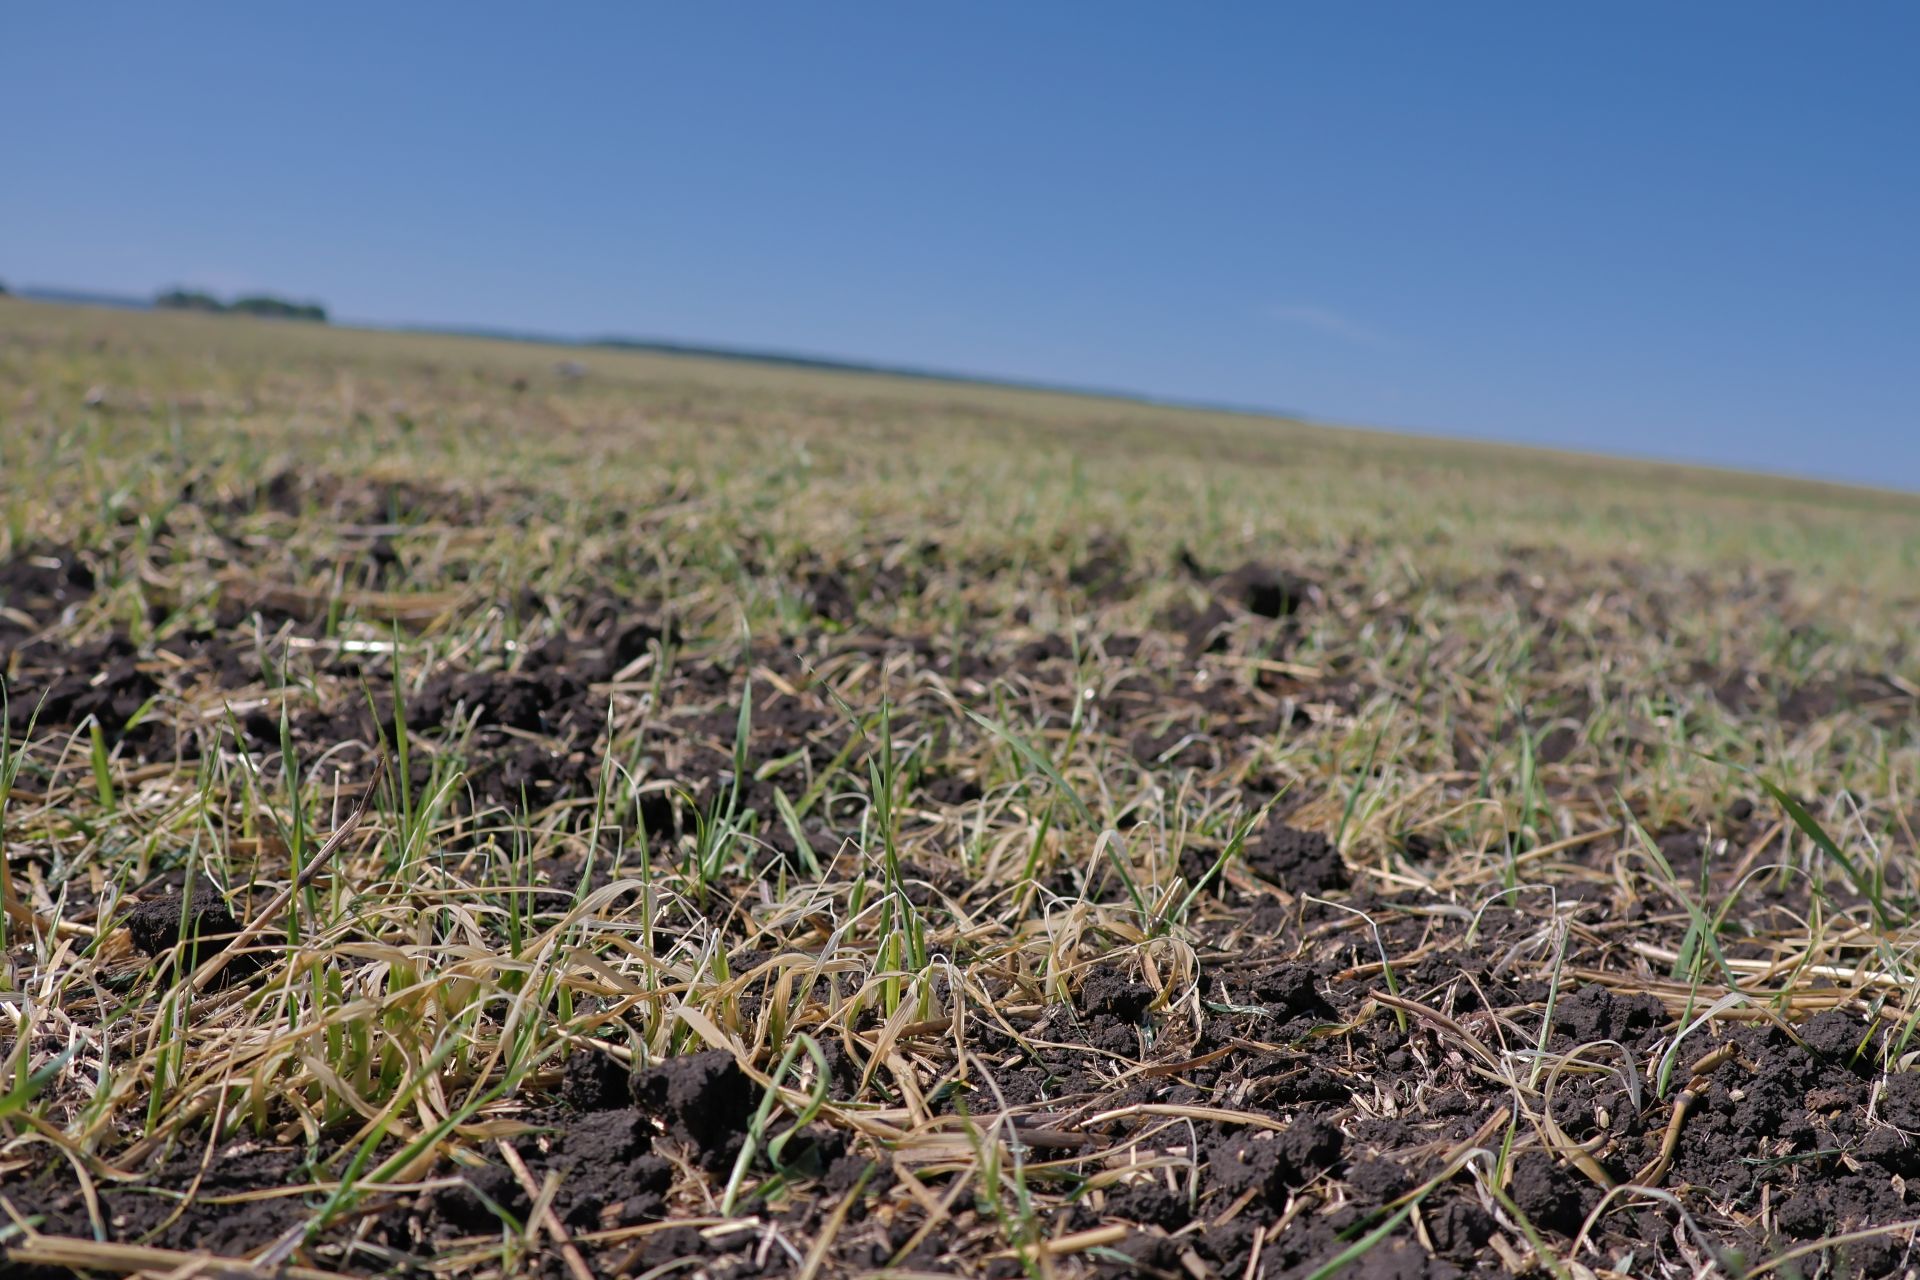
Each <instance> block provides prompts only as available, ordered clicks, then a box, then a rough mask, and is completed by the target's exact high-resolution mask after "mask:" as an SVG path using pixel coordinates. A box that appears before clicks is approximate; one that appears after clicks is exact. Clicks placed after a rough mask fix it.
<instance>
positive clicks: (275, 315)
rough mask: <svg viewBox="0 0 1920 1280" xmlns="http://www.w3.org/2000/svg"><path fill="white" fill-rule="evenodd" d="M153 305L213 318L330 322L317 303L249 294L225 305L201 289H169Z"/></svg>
mask: <svg viewBox="0 0 1920 1280" xmlns="http://www.w3.org/2000/svg"><path fill="white" fill-rule="evenodd" d="M153 305H154V306H156V307H159V308H162V309H164V310H168V311H206V312H211V313H212V314H214V315H223V316H225V315H236V316H264V317H265V318H267V319H269V320H310V321H313V322H314V323H316V324H325V323H326V322H327V309H326V308H325V307H323V306H321V305H320V304H319V303H317V302H289V301H287V300H286V299H285V298H276V297H274V296H273V295H272V294H266V293H260V294H248V295H246V296H244V297H239V298H235V299H234V300H233V301H232V302H222V301H220V299H218V298H216V297H214V296H213V295H212V294H210V293H202V292H201V291H200V290H198V289H168V290H167V291H166V292H165V293H162V294H160V295H158V296H157V297H155V298H154V300H153Z"/></svg>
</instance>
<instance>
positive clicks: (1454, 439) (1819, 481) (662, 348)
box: [0, 286, 1920, 497]
mask: <svg viewBox="0 0 1920 1280" xmlns="http://www.w3.org/2000/svg"><path fill="white" fill-rule="evenodd" d="M11 299H12V300H17V301H20V302H26V303H36V304H39V305H43V306H51V307H86V308H92V307H106V308H109V309H114V310H131V311H158V310H161V309H160V308H156V307H155V306H154V303H153V299H152V298H151V297H140V296H137V295H133V294H126V295H121V294H114V293H102V292H94V291H88V290H67V289H60V288H55V287H49V286H24V287H21V288H19V289H17V290H16V291H15V292H14V293H13V294H12V295H11ZM4 300H7V299H0V301H4ZM229 318H232V319H244V318H246V317H229ZM326 326H327V327H328V328H332V329H337V330H341V331H344V332H360V333H369V334H390V335H396V336H401V335H424V336H432V337H445V338H466V339H471V340H475V341H485V342H506V343H511V344H522V345H529V346H538V347H542V348H556V349H564V350H573V351H581V352H588V351H605V350H615V351H618V350H633V351H643V352H647V353H649V354H655V355H661V356H668V357H675V356H679V357H686V358H689V359H705V360H721V361H727V362H735V361H738V362H741V363H745V364H758V365H764V366H767V367H770V368H789V367H790V368H798V369H809V370H814V371H818V372H826V373H846V374H853V375H857V376H872V377H884V378H896V379H908V380H912V381H928V382H950V383H953V384H956V385H961V386H983V387H994V388H1000V389H1004V390H1014V391H1029V392H1034V393H1038V394H1046V395H1065V396H1076V397H1081V398H1086V399H1103V400H1120V401H1125V402H1128V403H1134V404H1141V405H1146V406H1149V407H1154V408H1166V409H1175V410H1185V411H1192V412H1200V413H1222V414H1231V415H1234V416H1244V417H1250V418H1255V419H1261V420H1270V421H1276V422H1292V423H1299V424H1310V425H1315V426H1320V427H1326V428H1331V429H1335V430H1341V431H1356V432H1364V433H1367V434H1371V435H1380V436H1386V437H1390V438H1399V439H1407V440H1421V441H1440V442H1445V443H1452V444H1459V445H1471V446H1486V447H1493V448H1502V449H1516V450H1526V451H1537V452H1540V453H1544V454H1547V455H1550V456H1553V457H1558V458H1562V459H1566V460H1568V461H1574V460H1582V459H1585V460H1593V461H1603V462H1615V463H1628V464H1643V465H1651V466H1661V467H1674V468H1679V469H1682V470H1692V471H1702V472H1728V473H1732V474H1734V475H1742V476H1750V477H1755V478H1761V479H1780V480H1792V481H1799V482H1802V483H1805V484H1808V485H1814V486H1825V487H1831V488H1836V489H1858V490H1864V491H1867V492H1869V493H1876V494H1891V495H1898V496H1912V497H1920V488H1906V487H1902V486H1899V485H1886V484H1881V483H1874V482H1869V481H1865V480H1856V479H1848V478H1843V477H1837V476H1819V475H1810V474H1807V473H1804V472H1800V471H1794V470H1789V469H1772V468H1767V467H1764V466H1737V465H1733V464H1728V463H1717V462H1711V461H1705V460H1700V459H1690V458H1679V457H1657V456H1650V455H1642V454H1638V453H1632V452H1609V451H1605V450H1591V449H1583V448H1574V447H1568V446H1562V445H1550V444H1539V443H1535V442H1531V441H1525V440H1516V439H1509V438H1501V437H1496V436H1478V435H1475V434H1472V433H1470V432H1469V433H1465V434H1461V433H1457V432H1447V431H1442V430H1438V429H1434V430H1427V429H1423V428H1419V427H1411V426H1405V425H1394V424H1385V423H1370V422H1359V421H1348V420H1346V419H1343V418H1340V417H1338V416H1327V415H1321V414H1317V413H1314V412H1313V411H1311V410H1308V409H1285V408H1280V407H1275V406H1263V405H1240V404H1232V403H1214V402H1210V401H1207V400H1204V399H1199V400H1196V399H1192V398H1188V397H1180V396H1172V397H1167V396H1157V395H1154V394H1151V393H1148V392H1135V391H1126V390H1118V389H1110V388H1103V387H1096V386H1078V385H1075V384H1071V383H1053V382H1048V381H1030V380H1023V379H1017V378H1006V377H1002V376H999V375H996V374H993V373H984V372H981V373H975V372H969V371H966V370H959V369H946V368H941V367H938V366H926V367H919V366H901V365H889V364H882V363H873V362H869V361H865V360H863V359H861V358H860V357H858V356H850V355H843V354H830V353H823V352H810V351H806V350H803V349H799V348H757V347H735V346H728V345H725V344H712V345H709V344H704V343H699V342H691V341H683V340H680V339H676V338H672V337H636V336H629V335H622V334H600V335H593V334H564V333H552V334H549V333H542V332H537V331H518V330H515V329H514V328H512V327H511V326H490V325H481V326H466V325H462V324H460V323H459V322H456V321H417V322H414V321H408V322H395V323H379V322H374V321H365V320H356V319H352V318H342V317H331V318H329V320H328V321H327V322H326Z"/></svg>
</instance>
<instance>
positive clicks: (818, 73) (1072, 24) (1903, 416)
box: [0, 0, 1920, 487]
mask: <svg viewBox="0 0 1920 1280" xmlns="http://www.w3.org/2000/svg"><path fill="white" fill-rule="evenodd" d="M533 8H534V6H517V7H516V8H515V9H513V10H509V9H507V8H506V7H504V6H499V7H496V6H488V5H473V4H461V5H452V4H429V3H408V4H382V5H363V4H348V3H328V4H317V5H298V6H296V5H282V4H267V5H260V4H245V5H239V4H231V5H216V4H188V5H153V4H143V5H127V4H100V3H94V4H62V5H42V6H25V5H14V6H8V8H7V10H6V13H5V15H4V17H0V119H3V120H4V121H5V124H4V126H0V280H5V281H7V282H9V283H15V284H33V285H62V286H71V287H86V288H94V289H101V290H114V291H133V292H142V293H144V292H147V291H150V290H152V289H155V288H157V287H159V286H162V285H167V284H173V283H183V284H189V285H201V286H205V287H209V288H212V289H215V290H217V291H229V290H240V289H251V288H266V289H272V290H276V291H282V292H286V293H291V294H297V295H303V296H309V295H310V296H313V297H316V298H319V299H321V300H322V301H324V302H326V303H327V304H328V305H329V306H330V307H331V308H332V309H333V311H334V312H335V314H336V315H338V316H340V317H342V318H344V319H347V320H362V321H371V322H380V323H391V322H442V323H449V324H458V325H493V326H506V327H513V328H523V329H534V330H550V331H556V332H561V333H570V334H598V333H621V334H631V335H639V336H647V337H660V338H673V339H683V340H689V341H695V342H710V343H720V344H733V345H744V346H755V347H769V348H781V349H787V350H793V351H804V352H812V353H820V354H829V355H836V356H846V357H854V358H864V359H870V360H876V361H884V362H897V363H905V364H915V365H931V366H940V367H946V368H952V369H957V370H964V371H969V372H976V373H984V374H997V375H1006V376H1011V377H1018V378H1028V379H1041V380H1048V381H1058V382H1067V383H1076V384H1084V385H1091V386H1103V387H1112V388H1116V389H1123V390H1131V391H1140V392H1146V393H1151V394H1158V395H1166V396H1177V397H1190V398H1196V399H1203V400H1211V401H1220V402H1231V403H1238V404H1248V405H1266V406H1276V407H1281V408H1290V409H1298V410H1301V411H1304V412H1306V413H1309V414H1311V415H1314V416H1319V417H1325V418H1331V419H1344V420H1349V421H1356V422H1362V423H1372V424H1381V425H1393V426H1408V427H1415V428H1420V429H1425V430H1434V431H1441V432H1446V433H1452V434H1466V435H1476V436H1485V437H1497V438H1503V439H1515V440H1528V441H1535V442H1540V443H1546V444H1563V445H1571V446H1577V447H1585V448H1596V449H1604V450H1612V451H1619V452H1627V453H1638V454H1650V455H1659V456H1667V457H1679V458H1689V459H1699V460H1708V461H1718V462H1725V463H1731V464H1737V465H1746V466H1753V467H1761V468H1767V469H1773V470H1789V471H1801V472H1808V473H1813V474H1821V475H1828V476H1837V477H1842V478H1853V479H1858V480H1867V481H1874V482H1879V483H1883V484H1895V485H1902V486H1908V487H1920V72H1916V66H1920V61H1917V59H1920V6H1916V5H1913V4H1898V5H1874V4H1866V3H1861V4H1849V5H1844V6H1815V5H1807V4H1785V3H1780V4H1771V3H1738V4H1709V3H1686V4H1673V3H1667V2H1663V3H1658V4H1627V3H1616V4H1608V5H1584V6H1574V5H1564V4H1538V3H1525V4H1494V3H1472V4H1435V3H1427V2H1424V0H1423V2H1422V3H1417V4H1368V5H1325V4H1321V5H1313V6H1304V5H1303V6H1295V7H1292V8H1283V7H1282V6H1278V5H1269V4H1247V5H1217V6H1216V5H1205V6H1173V5H1165V4H1151V5H1149V4H1127V3H1119V4H1101V5H1094V4H1090V3H1088V4H1030V3H1021V4H1005V5H1000V4H984V3H968V4H964V5H961V4H954V5H946V6H932V5H925V4H917V3H915V4H900V3H889V4H854V3H825V4H814V3H799V4H795V3H778V4H774V3H766V4H748V3H737V4H721V5H706V4H673V5H666V4H661V5H651V6H638V5H598V6H595V5H576V6H540V8H541V10H542V12H541V13H540V14H539V15H537V16H536V15H535V14H534V13H533V12H532V10H533Z"/></svg>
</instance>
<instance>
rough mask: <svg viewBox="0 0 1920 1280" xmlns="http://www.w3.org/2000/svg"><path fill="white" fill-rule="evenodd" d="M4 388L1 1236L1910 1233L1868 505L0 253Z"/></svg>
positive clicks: (568, 1268)
mask: <svg viewBox="0 0 1920 1280" xmlns="http://www.w3.org/2000/svg"><path fill="white" fill-rule="evenodd" d="M575 358H577V359H578V360H580V361H582V362H584V365H585V369H584V372H582V371H581V370H580V369H578V368H573V367H567V366H564V365H562V364H560V363H557V362H559V361H563V360H567V359H575ZM0 415H3V417H0V475H4V476H5V486H4V502H5V511H4V513H3V514H4V523H3V525H0V675H4V680H5V684H4V688H5V695H6V713H5V733H4V747H3V748H0V845H3V846H4V853H5V857H4V862H3V863H0V865H3V866H4V880H3V881H0V891H3V892H4V900H5V912H4V917H3V925H0V927H3V928H4V936H3V938H0V941H3V942H4V947H0V950H3V951H4V955H5V965H6V967H5V971H4V974H0V1014H4V1017H3V1018H0V1250H4V1253H5V1260H4V1261H3V1262H0V1267H10V1268H12V1269H13V1270H14V1271H15V1272H17V1273H19V1274H48V1275H54V1274H64V1273H66V1272H67V1271H68V1270H71V1269H79V1270H83V1271H87V1272H93V1273H99V1274H133V1273H142V1272H145V1273H154V1274H160V1273H169V1274H192V1273H194V1268H195V1267H198V1266H202V1265H204V1259H205V1258H206V1257H208V1256H212V1257H216V1258H219V1259H222V1260H224V1261H223V1262H222V1263H221V1266H222V1267H223V1268H224V1270H223V1271H222V1272H221V1273H222V1274H245V1275H252V1274H258V1275H268V1274H274V1275H286V1276H315V1275H328V1274H339V1275H401V1274H422V1275H444V1276H461V1277H464V1276H494V1275H519V1274H527V1273H536V1272H537V1273H541V1274H547V1275H553V1276H568V1277H576V1278H577V1277H581V1276H588V1275H594V1276H598V1275H631V1276H667V1275H675V1276H679V1275H687V1276H693V1275H713V1276H728V1277H746V1276H757V1275H782V1276H784V1275H796V1276H800V1277H807V1278H811V1277H821V1276H839V1275H848V1274H868V1273H876V1272H884V1273H887V1274H894V1275H910V1274H964V1275H975V1276H992V1277H1012V1276H1020V1275H1027V1276H1036V1277H1045V1276H1082V1275H1135V1274H1144V1275H1161V1276H1184V1277H1191V1278H1193V1280H1206V1278H1207V1277H1212V1276H1219V1277H1260V1276H1265V1277H1274V1278H1280V1277H1289V1278H1298V1277H1325V1276H1332V1275H1336V1274H1353V1275H1367V1276H1380V1277H1386V1276H1394V1277H1419V1276H1427V1277H1444V1276H1453V1275H1460V1274H1466V1273H1473V1274H1510V1275H1516V1276H1518V1275H1534V1274H1538V1275H1553V1276H1560V1277H1586V1276H1609V1275H1621V1276H1636V1277H1637V1276H1679V1275H1686V1276H1704V1275H1725V1276H1749V1277H1751V1276H1760V1275H1766V1274H1776V1275H1806V1276H1811V1275H1828V1274H1832V1275H1851V1276H1880V1275H1897V1274H1909V1273H1911V1272H1912V1270H1913V1269H1914V1268H1915V1267H1916V1266H1920V1263H1916V1262H1915V1260H1914V1258H1913V1257H1912V1254H1911V1247H1912V1240H1913V1233H1914V1228H1915V1225H1916V1220H1920V1204H1917V1203H1912V1197H1911V1196H1910V1193H1909V1190H1908V1182H1907V1180H1908V1179H1910V1178H1913V1177H1914V1176H1915V1175H1916V1174H1920V1147H1916V1146H1915V1145H1914V1144H1915V1141H1916V1137H1915V1135H1916V1134H1920V1073H1916V1072H1914V1071H1913V1070H1911V1068H1912V1067H1913V1065H1914V1062H1915V1060H1916V1056H1917V1055H1920V1034H1917V1032H1920V1005H1916V1003H1915V1000H1914V997H1913V995H1912V992H1913V991H1914V988H1915V982H1916V977H1917V974H1916V971H1917V970H1920V962H1917V961H1916V958H1915V954H1914V943H1915V942H1916V941H1920V930H1916V928H1915V912H1916V910H1920V894H1917V893H1916V889H1917V887H1920V885H1917V882H1916V866H1917V865H1920V864H1917V862H1916V857H1917V850H1916V840H1915V826H1916V823H1917V822H1920V803H1917V798H1916V794H1915V793H1916V791H1917V790H1920V716H1917V715H1916V706H1915V702H1916V694H1917V693H1920V688H1917V685H1920V657H1916V654H1917V653H1920V650H1917V649H1916V635H1915V628H1916V618H1920V610H1917V609H1916V605H1917V604H1920V600H1917V599H1916V595H1915V590H1914V586H1913V584H1914V582H1915V580H1916V578H1915V574H1916V569H1920V499H1915V498H1911V497H1907V496H1902V495H1896V494H1888V493H1877V492H1871V491H1866V490H1854V489H1844V488H1838V487H1830V486H1819V485H1812V484H1803V483H1798V482H1792V481H1786V480H1776V479H1766V478H1757V477H1750V476H1739V475H1731V474H1725V473H1717V472H1709V471H1701V470H1687V469H1682V468H1672V467H1657V466H1652V465H1642V464H1635V463H1627V462H1612V461H1597V460H1590V459H1578V458H1570V457H1564V456H1559V455H1554V454H1548V453H1540V452H1529V451H1522V450H1513V449H1504V448H1497V447H1493V446H1478V445H1466V444H1452V443H1443V442H1434V441H1426V440H1415V439H1409V438H1400V437H1394V436H1387V435H1371V434H1361V433H1348V432H1341V431H1334V430H1328V429H1321V428H1315V427H1311V426H1307V425H1302V424H1298V423H1291V422H1284V421H1274V420H1266V419H1256V418H1250V417H1239V416H1232V415H1224V414H1208V413H1200V412H1189V411H1182V410H1172V409H1165V408H1158V407H1150V406H1144V405H1138V404H1131V403H1124V402H1118V401H1103V400H1098V399H1091V398H1081V397H1071V396H1065V395H1050V394H1040V393H1029V392H1020V391H1012V390H1006V389H998V388H991V387H982V386H969V385H958V384H945V383H937V382H926V381H913V380H904V379H900V380H893V379H887V378H881V377H863V376H853V375H843V374H833V373H825V372H816V371H800V370H792V369H774V368H767V367H759V366H754V365H748V364H737V363H726V362H714V361H701V360H696V359H686V358H668V357H658V356H650V355H645V354H638V353H616V352H610V351H591V352H587V353H584V354H582V353H566V352H561V351H558V350H557V349H553V348H541V347H534V346H520V345H511V344H505V343H492V342H483V341H476V340H455V339H441V338H433V337H425V336H400V335H386V334H380V335H376V334H364V333H354V332H349V331H339V330H319V329H307V328H299V329H295V328H289V327H280V326H274V325H269V324H260V323H246V322H237V321H232V320H222V319H218V318H209V317H196V316H184V315H136V314H116V313H105V312H87V311H78V310H67V309H61V308H55V307H49V306H44V305H38V304H28V303H21V302H14V301H3V302H0ZM183 1269H184V1270H183Z"/></svg>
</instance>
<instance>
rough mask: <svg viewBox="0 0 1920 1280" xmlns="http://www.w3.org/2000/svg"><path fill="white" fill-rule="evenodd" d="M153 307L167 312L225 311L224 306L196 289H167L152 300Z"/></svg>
mask: <svg viewBox="0 0 1920 1280" xmlns="http://www.w3.org/2000/svg"><path fill="white" fill-rule="evenodd" d="M153 305H154V306H156V307H163V308H165V309H167V310H169V311H225V310H226V309H227V308H226V304H225V303H223V302H221V301H220V299H218V298H216V297H214V296H213V295H212V294H210V293H202V292H200V291H199V290H198V289H169V290H167V291H166V292H165V293H163V294H160V295H159V296H158V297H156V298H154V300H153Z"/></svg>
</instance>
